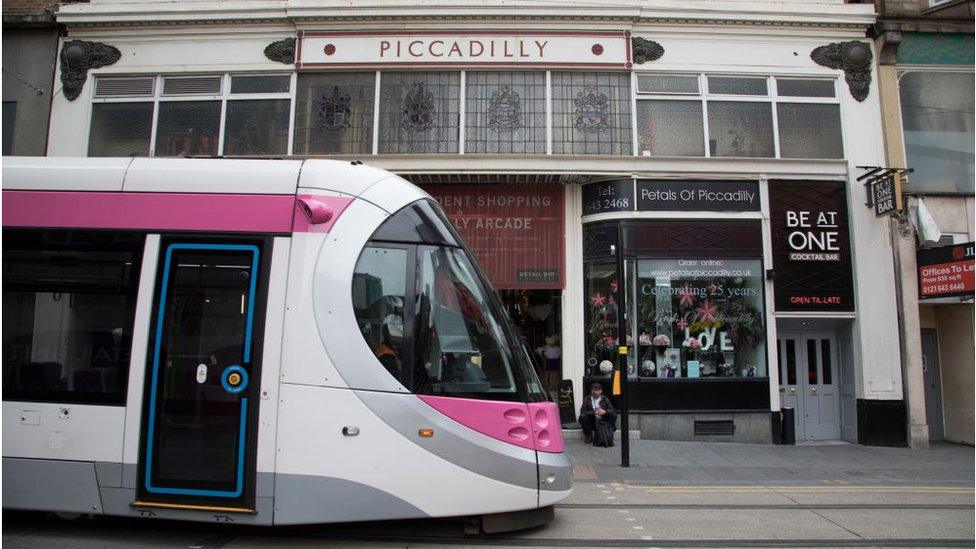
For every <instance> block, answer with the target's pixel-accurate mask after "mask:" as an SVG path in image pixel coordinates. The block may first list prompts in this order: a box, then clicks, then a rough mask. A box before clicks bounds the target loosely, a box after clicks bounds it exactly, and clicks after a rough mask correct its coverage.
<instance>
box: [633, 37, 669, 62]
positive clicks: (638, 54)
mask: <svg viewBox="0 0 976 549" xmlns="http://www.w3.org/2000/svg"><path fill="white" fill-rule="evenodd" d="M631 44H632V47H633V50H634V64H635V65H643V64H644V63H645V62H647V61H657V60H658V59H660V58H661V56H662V55H664V48H663V47H661V44H658V43H657V42H652V41H650V40H646V39H644V38H631Z"/></svg>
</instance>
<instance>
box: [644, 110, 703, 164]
mask: <svg viewBox="0 0 976 549" xmlns="http://www.w3.org/2000/svg"><path fill="white" fill-rule="evenodd" d="M702 127H703V126H702V104H701V101H638V102H637V140H638V148H637V150H638V152H639V153H640V154H642V155H650V156H705V141H704V139H703V138H702Z"/></svg>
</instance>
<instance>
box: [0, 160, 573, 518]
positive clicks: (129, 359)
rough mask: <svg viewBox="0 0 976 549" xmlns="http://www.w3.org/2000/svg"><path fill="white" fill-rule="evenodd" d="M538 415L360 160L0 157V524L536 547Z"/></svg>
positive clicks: (431, 238)
mask: <svg viewBox="0 0 976 549" xmlns="http://www.w3.org/2000/svg"><path fill="white" fill-rule="evenodd" d="M571 489H572V467H571V464H570V462H569V460H568V459H567V457H566V455H565V454H564V453H563V439H562V433H561V430H560V424H559V416H558V413H557V410H556V407H555V405H554V404H553V403H551V402H548V401H547V398H546V395H545V394H544V392H543V390H542V388H541V385H540V383H539V381H538V379H537V378H536V375H535V373H534V371H533V368H532V367H531V362H530V358H529V357H528V356H527V353H526V351H525V348H524V345H522V343H521V342H520V339H519V337H518V335H517V334H516V333H515V332H514V330H513V328H512V326H511V324H510V322H509V320H508V318H507V316H506V315H505V313H504V310H503V309H502V307H501V305H500V303H499V300H498V299H497V296H496V295H495V292H494V291H493V289H492V288H491V286H490V285H489V284H488V283H487V281H486V279H485V277H484V276H483V274H482V273H481V271H480V269H479V267H478V266H477V264H476V263H475V261H474V260H473V259H472V257H471V254H470V252H469V251H468V250H467V249H466V247H465V245H464V243H463V241H462V240H461V238H460V237H459V236H458V234H457V233H456V232H455V231H454V229H453V228H452V227H451V225H450V224H449V223H448V222H447V221H446V220H445V218H444V216H443V214H442V213H441V211H440V209H439V207H438V206H437V204H436V203H435V202H433V201H431V200H430V198H429V197H428V196H427V195H426V194H425V193H424V192H423V191H421V190H419V189H418V188H417V187H414V186H413V185H411V184H410V183H408V182H407V181H405V180H403V179H401V178H399V177H397V176H395V175H392V174H390V173H388V172H385V171H383V170H379V169H375V168H371V167H368V166H365V165H362V163H360V162H353V163H349V162H338V161H328V160H306V161H290V160H225V159H206V160H203V159H201V160H197V159H192V160H191V159H151V158H137V159H128V158H126V159H117V158H110V159H94V158H53V157H52V158H18V157H8V158H4V159H3V506H4V507H5V508H13V509H33V510H48V511H56V512H61V513H85V514H106V515H129V516H143V517H159V518H170V519H184V520H199V521H219V522H238V523H249V524H264V525H273V524H299V523H331V522H344V521H365V520H382V519H406V518H423V517H456V516H467V517H483V528H484V530H485V531H488V532H491V531H501V530H505V529H515V528H521V527H527V526H531V525H535V524H541V523H544V522H546V521H548V520H549V519H551V518H552V516H553V510H552V509H553V505H554V504H555V503H556V502H558V501H560V500H562V499H563V498H565V497H566V496H568V495H569V492H570V490H571Z"/></svg>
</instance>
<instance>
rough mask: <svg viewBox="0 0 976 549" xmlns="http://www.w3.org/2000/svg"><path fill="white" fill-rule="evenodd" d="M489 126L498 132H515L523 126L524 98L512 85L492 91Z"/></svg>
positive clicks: (489, 106)
mask: <svg viewBox="0 0 976 549" xmlns="http://www.w3.org/2000/svg"><path fill="white" fill-rule="evenodd" d="M488 127H489V128H491V129H493V130H495V131H496V132H514V131H516V130H519V129H521V128H522V98H521V97H519V94H518V92H517V91H515V90H513V89H512V88H511V87H510V86H502V87H501V88H500V89H497V90H495V91H494V92H492V94H491V103H490V104H489V105H488Z"/></svg>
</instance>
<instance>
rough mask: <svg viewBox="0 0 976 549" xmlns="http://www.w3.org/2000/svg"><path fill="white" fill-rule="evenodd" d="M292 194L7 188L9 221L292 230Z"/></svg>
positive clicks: (5, 214)
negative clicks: (59, 190)
mask: <svg viewBox="0 0 976 549" xmlns="http://www.w3.org/2000/svg"><path fill="white" fill-rule="evenodd" d="M294 210H295V197H294V196H293V195H277V194H266V195H257V194H194V193H185V194H184V193H116V192H55V191H3V225H4V226H5V227H64V228H90V229H156V230H186V231H229V232H259V233H290V232H291V229H292V214H293V212H294Z"/></svg>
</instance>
